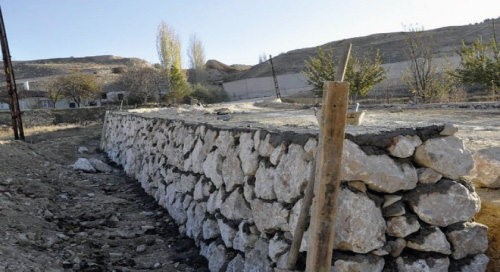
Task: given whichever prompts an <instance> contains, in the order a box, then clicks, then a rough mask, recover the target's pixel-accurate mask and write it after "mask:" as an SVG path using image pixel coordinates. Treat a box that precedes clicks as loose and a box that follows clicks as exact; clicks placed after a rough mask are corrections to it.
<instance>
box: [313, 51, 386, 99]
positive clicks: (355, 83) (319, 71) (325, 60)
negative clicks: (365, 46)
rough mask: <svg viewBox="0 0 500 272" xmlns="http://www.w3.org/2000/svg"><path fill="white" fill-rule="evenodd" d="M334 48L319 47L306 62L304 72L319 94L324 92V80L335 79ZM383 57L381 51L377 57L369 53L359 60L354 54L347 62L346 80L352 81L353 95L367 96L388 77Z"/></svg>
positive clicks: (351, 89)
mask: <svg viewBox="0 0 500 272" xmlns="http://www.w3.org/2000/svg"><path fill="white" fill-rule="evenodd" d="M333 52H334V51H333V48H332V47H330V48H328V50H326V51H325V50H323V48H321V47H320V48H319V49H318V55H317V56H316V57H311V58H310V59H309V60H308V61H306V62H305V65H306V69H305V71H303V74H304V75H305V76H306V77H307V80H308V82H309V84H310V85H312V86H313V87H314V89H313V92H314V93H315V94H317V95H322V94H323V82H325V81H335V80H336V79H335V73H336V71H337V70H336V68H335V66H336V63H335V61H334V58H333V57H334V55H333ZM381 65H382V58H381V57H380V54H379V52H378V51H377V53H376V54H375V58H373V59H372V58H370V55H369V53H366V54H365V55H364V56H363V59H361V60H359V59H357V58H356V56H355V55H354V54H353V55H351V57H350V58H349V61H348V63H347V70H346V75H345V81H347V82H349V83H350V87H349V92H350V94H351V96H353V97H355V98H356V97H357V96H358V95H361V96H365V95H367V94H368V93H369V92H370V90H371V89H372V88H373V87H374V86H375V85H377V84H378V83H380V82H382V81H383V80H384V79H385V78H386V71H385V70H384V69H383V68H382V66H381Z"/></svg>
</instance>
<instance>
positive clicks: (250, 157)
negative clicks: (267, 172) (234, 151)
mask: <svg viewBox="0 0 500 272" xmlns="http://www.w3.org/2000/svg"><path fill="white" fill-rule="evenodd" d="M239 147H240V150H239V151H240V152H239V154H238V155H239V158H240V160H241V167H242V170H243V173H244V174H245V175H247V176H253V175H254V174H255V172H256V171H257V167H258V163H259V153H258V152H256V151H255V146H254V141H253V138H252V133H243V134H241V136H240V145H239Z"/></svg>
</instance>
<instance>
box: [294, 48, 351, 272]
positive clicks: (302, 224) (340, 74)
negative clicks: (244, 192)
mask: <svg viewBox="0 0 500 272" xmlns="http://www.w3.org/2000/svg"><path fill="white" fill-rule="evenodd" d="M351 47H352V44H351V43H349V44H348V46H347V48H346V51H345V52H344V55H343V56H342V60H341V62H340V66H339V69H338V70H337V74H335V79H337V80H338V81H340V82H342V81H344V75H345V70H346V68H347V62H348V60H349V55H350V53H351ZM323 87H324V89H323V105H325V104H324V103H325V101H324V99H325V93H326V91H327V90H326V88H325V87H326V84H325V85H324V86H323ZM328 91H329V90H328ZM346 107H347V100H346ZM323 109H324V107H322V110H323ZM344 115H346V113H344ZM321 116H324V115H321ZM345 118H347V117H345ZM321 121H322V122H320V123H319V126H320V129H321V127H322V126H323V125H322V124H323V123H324V122H325V121H326V120H325V119H323V118H322V120H321ZM345 122H346V121H344V127H345ZM321 131H322V130H321ZM321 131H320V137H321ZM342 134H343V133H342ZM320 141H321V139H320ZM342 141H343V138H342ZM322 146H323V145H322V143H320V142H318V147H317V148H316V150H322V149H323V147H322ZM318 153H319V152H318V151H316V155H318ZM317 161H318V157H317V156H316V159H315V160H314V161H313V165H312V170H311V173H310V175H309V182H308V183H307V186H306V190H305V192H304V198H303V199H302V206H301V208H300V214H299V218H298V220H297V226H296V227H295V231H294V235H293V241H292V245H291V247H290V251H289V254H288V263H287V265H288V268H289V269H294V268H295V265H296V263H297V258H298V255H299V250H300V244H301V242H302V237H303V236H304V231H305V229H306V224H307V217H308V216H309V210H310V207H311V204H312V200H313V197H314V184H315V179H316V171H317V164H316V162H317Z"/></svg>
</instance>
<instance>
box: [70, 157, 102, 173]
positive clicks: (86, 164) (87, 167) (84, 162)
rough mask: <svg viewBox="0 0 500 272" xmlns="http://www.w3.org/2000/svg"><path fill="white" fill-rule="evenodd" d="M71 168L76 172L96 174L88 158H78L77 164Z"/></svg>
mask: <svg viewBox="0 0 500 272" xmlns="http://www.w3.org/2000/svg"><path fill="white" fill-rule="evenodd" d="M69 168H72V169H75V170H81V171H83V172H87V173H95V172H96V169H95V168H94V167H93V166H92V163H91V162H90V161H89V159H87V158H78V160H76V162H75V163H74V164H72V165H70V166H69Z"/></svg>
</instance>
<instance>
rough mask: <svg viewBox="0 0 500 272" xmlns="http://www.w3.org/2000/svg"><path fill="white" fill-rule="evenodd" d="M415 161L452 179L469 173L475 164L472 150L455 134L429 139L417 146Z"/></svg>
mask: <svg viewBox="0 0 500 272" xmlns="http://www.w3.org/2000/svg"><path fill="white" fill-rule="evenodd" d="M415 161H416V162H417V163H418V164H420V165H422V166H425V167H429V168H432V169H434V170H436V171H437V172H439V173H441V174H443V176H444V177H447V178H449V179H452V180H457V179H458V178H459V177H461V176H467V175H469V172H470V171H471V170H472V168H473V166H474V161H473V159H472V155H471V153H470V151H469V150H467V149H465V147H464V144H463V142H462V140H460V139H459V138H457V137H455V136H447V137H442V138H434V139H429V140H427V141H426V142H425V143H423V144H422V145H420V146H419V147H417V149H416V151H415Z"/></svg>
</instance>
